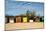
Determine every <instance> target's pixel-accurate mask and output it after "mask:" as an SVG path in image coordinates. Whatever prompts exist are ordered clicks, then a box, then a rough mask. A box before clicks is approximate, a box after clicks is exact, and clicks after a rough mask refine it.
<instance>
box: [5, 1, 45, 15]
mask: <svg viewBox="0 0 46 31" xmlns="http://www.w3.org/2000/svg"><path fill="white" fill-rule="evenodd" d="M5 4H6V5H5V6H6V10H5V15H10V16H11V15H13V16H16V15H20V14H25V13H26V11H27V10H29V11H33V10H34V11H35V12H36V15H40V16H43V14H44V12H43V11H44V3H40V2H25V1H14V0H6V3H5Z"/></svg>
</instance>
